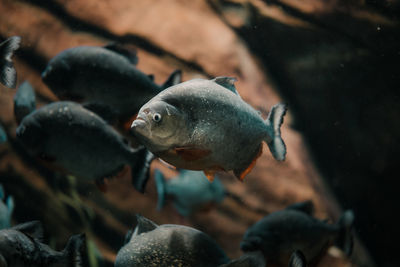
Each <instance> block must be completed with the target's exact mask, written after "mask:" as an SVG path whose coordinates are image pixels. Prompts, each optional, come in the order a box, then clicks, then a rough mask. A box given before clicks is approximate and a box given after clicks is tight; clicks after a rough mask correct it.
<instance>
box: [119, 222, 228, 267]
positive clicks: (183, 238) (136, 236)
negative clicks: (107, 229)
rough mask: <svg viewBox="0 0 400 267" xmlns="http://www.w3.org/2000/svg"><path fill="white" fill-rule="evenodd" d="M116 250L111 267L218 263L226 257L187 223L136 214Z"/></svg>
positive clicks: (223, 261) (224, 260)
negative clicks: (163, 221) (133, 224)
mask: <svg viewBox="0 0 400 267" xmlns="http://www.w3.org/2000/svg"><path fill="white" fill-rule="evenodd" d="M131 233H132V235H131V236H129V235H128V236H127V243H126V244H125V245H124V246H123V247H122V248H121V249H120V250H119V252H118V254H117V258H116V260H115V267H131V266H161V267H164V266H188V267H194V266H219V265H221V264H224V263H226V262H228V260H229V259H228V258H227V256H226V255H225V253H224V252H223V250H222V249H221V248H220V247H219V246H218V245H217V243H216V242H215V241H214V240H213V239H211V238H210V237H209V236H208V235H206V234H205V233H203V232H201V231H199V230H196V229H194V228H191V227H187V226H182V225H174V224H164V225H160V226H158V225H156V224H155V223H154V222H152V221H150V220H148V219H146V218H143V217H141V216H138V224H137V226H136V228H135V230H134V231H133V232H131Z"/></svg>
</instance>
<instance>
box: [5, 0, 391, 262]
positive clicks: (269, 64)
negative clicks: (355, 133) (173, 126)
mask: <svg viewBox="0 0 400 267" xmlns="http://www.w3.org/2000/svg"><path fill="white" fill-rule="evenodd" d="M341 2H342V1H324V2H320V1H314V0H308V1H303V2H302V3H301V4H300V2H298V1H291V0H285V1H275V0H271V1H258V0H248V1H245V0H235V1H234V0H231V1H217V0H215V1H212V0H210V1H205V0H195V1H179V0H169V1H167V0H162V1H145V0H137V1H127V0H123V1H118V2H116V1H109V0H108V1H107V0H102V1H94V0H87V1H75V0H69V1H63V0H53V1H41V0H35V1H13V0H0V14H2V16H0V36H1V37H2V38H5V37H8V36H11V35H20V36H21V37H22V48H21V50H20V51H18V53H17V56H16V57H15V60H16V68H17V72H18V82H19V84H20V83H22V82H23V81H24V80H29V82H31V83H32V85H33V86H34V87H35V90H36V93H37V94H38V102H39V103H38V106H40V105H42V104H44V103H47V102H49V101H54V100H56V97H55V96H54V95H53V94H52V93H51V91H50V90H49V89H48V88H47V87H46V86H45V85H44V84H43V83H42V82H41V79H40V72H41V71H42V70H43V69H44V67H45V64H46V63H47V61H48V60H49V59H50V58H52V57H53V56H55V55H56V54H57V53H59V52H61V51H63V50H64V49H67V48H70V47H74V46H78V45H104V44H106V43H108V42H110V41H119V42H122V43H126V44H131V45H134V46H136V47H137V49H138V56H139V64H138V68H139V69H140V70H142V71H143V72H145V73H149V74H150V73H152V74H154V75H155V79H156V82H158V83H161V82H163V81H164V80H165V78H166V77H167V76H168V75H169V73H170V72H171V71H172V70H174V69H176V68H180V69H182V71H183V73H184V76H183V78H184V80H188V79H191V78H194V77H214V76H219V75H224V76H235V77H237V78H238V82H237V88H238V91H239V93H240V94H241V96H242V97H243V98H244V99H245V100H246V101H248V102H249V103H250V104H251V105H253V106H254V107H256V108H257V109H260V110H262V111H263V114H264V115H266V114H267V112H266V111H267V110H269V108H270V107H271V106H272V105H273V104H275V103H276V102H278V101H282V99H283V98H284V100H286V101H289V104H290V109H289V114H287V115H286V117H285V123H284V125H283V128H282V136H283V139H284V140H285V142H286V144H287V148H288V154H287V160H286V161H285V162H282V163H278V162H276V161H274V160H273V159H272V156H271V155H270V153H269V151H267V149H264V154H263V155H262V157H261V158H260V159H259V160H258V162H257V165H256V167H255V168H254V169H253V171H252V172H251V173H250V174H249V175H248V176H247V178H246V179H245V181H244V183H240V182H238V181H236V180H235V179H234V178H233V176H232V175H230V174H225V175H222V181H223V183H224V185H225V186H226V187H227V189H228V191H229V192H230V193H231V194H232V195H234V196H236V197H235V198H230V197H227V198H226V199H225V200H224V202H223V203H222V204H221V205H220V206H218V207H217V208H215V209H213V210H212V211H210V212H208V213H204V212H199V213H196V214H195V215H193V216H191V217H190V218H188V219H185V220H182V219H181V218H180V217H179V216H178V215H177V213H176V211H175V210H174V209H173V207H172V205H167V207H166V208H165V209H164V210H163V211H162V212H157V211H156V209H155V207H156V202H157V195H156V191H155V185H154V181H153V180H150V182H149V184H148V186H147V189H146V193H145V194H144V195H141V194H139V193H137V192H136V191H135V190H134V189H133V187H132V186H131V184H130V180H129V174H127V175H126V176H124V177H123V178H121V179H118V180H112V181H110V182H109V184H108V187H109V191H108V192H107V193H106V194H102V193H100V192H99V191H98V190H97V189H96V188H95V187H94V185H93V184H87V183H82V182H80V181H79V180H78V181H76V180H75V179H74V178H72V177H70V178H68V179H67V178H66V177H62V176H60V175H55V174H53V173H52V172H50V171H48V170H46V169H45V168H44V167H41V166H39V165H37V164H36V163H35V162H34V161H33V160H32V159H31V158H30V157H29V156H27V155H26V154H25V153H24V150H23V149H22V148H21V147H19V145H18V144H17V143H15V142H14V136H15V128H16V123H15V121H14V119H13V115H12V110H13V106H12V97H13V94H14V93H15V91H13V90H9V89H6V88H4V87H0V121H1V123H2V124H4V125H5V126H6V128H7V129H8V133H9V135H10V140H11V142H10V143H8V144H3V145H0V183H2V184H3V185H4V186H5V188H6V190H7V192H9V193H10V194H12V195H14V197H15V200H16V212H15V222H20V221H24V220H30V219H40V220H42V221H43V222H44V224H45V226H47V227H46V231H47V233H48V235H49V237H50V240H53V241H52V242H53V243H52V244H53V245H55V246H57V247H62V245H63V244H64V242H65V241H66V239H67V237H68V236H69V235H70V234H72V233H76V232H81V231H85V232H87V233H88V235H89V237H90V238H91V240H94V241H95V243H96V244H97V246H98V247H99V248H100V250H101V252H102V253H103V255H104V257H106V258H107V259H109V260H111V261H112V260H113V259H114V257H115V253H116V251H117V250H118V248H119V247H120V246H121V245H122V241H123V236H124V234H125V233H126V231H127V230H128V229H129V228H130V227H132V226H133V225H134V224H135V217H134V214H135V213H141V214H142V215H144V216H146V217H149V218H151V219H152V220H154V221H156V222H157V223H159V224H163V223H183V224H186V225H190V226H194V227H196V228H198V229H200V230H203V231H204V232H207V233H208V234H210V235H211V236H212V237H213V238H215V239H216V241H217V243H218V244H220V245H221V246H222V248H223V249H224V250H225V251H226V252H227V254H228V256H230V257H238V256H240V255H241V252H240V249H239V243H240V240H241V238H242V236H243V233H244V232H245V230H246V229H247V228H248V227H249V226H250V225H252V224H253V223H254V222H255V221H257V220H259V219H260V218H262V217H263V216H265V215H266V214H268V213H269V212H272V211H275V210H278V209H281V208H283V207H285V206H286V205H288V204H291V203H293V202H296V201H302V200H307V199H312V200H313V202H314V203H315V205H316V216H317V217H319V218H329V219H330V220H331V221H336V220H337V218H338V216H339V215H340V212H341V208H340V206H339V205H338V202H337V200H336V199H335V196H334V195H333V194H332V193H331V191H330V189H329V188H328V186H327V182H326V181H325V180H323V179H322V176H321V175H320V173H319V171H318V169H317V167H316V163H315V155H314V157H312V156H311V155H310V152H309V147H308V145H307V142H306V141H305V140H306V139H305V137H304V133H306V134H309V133H310V130H308V128H307V126H308V125H311V124H318V123H320V122H323V115H324V114H316V113H318V111H319V110H320V109H323V108H322V107H323V106H324V105H326V103H327V101H328V100H329V98H332V97H333V96H332V95H331V94H329V93H330V92H331V91H327V92H328V95H324V93H323V92H319V91H317V90H316V89H315V87H316V86H321V88H324V86H325V85H326V83H327V80H328V82H329V79H330V77H331V75H332V74H327V75H325V76H323V78H320V77H322V76H318V75H320V74H321V73H322V72H324V71H326V72H329V71H332V68H331V66H332V65H333V64H338V65H339V64H340V62H345V64H347V63H351V62H352V61H354V60H357V59H360V58H363V57H364V56H365V57H368V56H370V53H371V50H374V49H375V50H376V49H380V48H381V47H382V46H384V42H379V43H377V44H373V45H370V41H371V40H373V39H374V38H376V36H379V34H380V33H377V32H375V31H373V33H371V34H366V33H370V32H371V31H372V30H371V29H372V28H374V27H375V26H374V25H376V24H379V25H381V26H380V27H388V28H390V29H392V28H393V27H395V26H396V25H397V24H396V23H395V22H394V21H393V20H392V19H391V18H390V16H387V15H386V13H377V12H374V11H373V10H371V9H368V8H360V7H364V5H363V4H362V2H363V1H351V2H349V3H348V4H346V5H343V4H342V3H341ZM337 18H346V20H339V21H337ZM354 18H355V19H354ZM352 22H354V23H352ZM371 27H372V28H371ZM338 36H339V37H340V38H339V39H338V40H336V39H337V37H338ZM343 36H344V37H343ZM385 36H386V35H385ZM332 40H335V41H334V42H333V41H332ZM349 40H350V41H349ZM331 41H332V42H333V45H332V46H330V45H329V42H331ZM354 43H356V44H357V45H354ZM358 44H361V45H358ZM385 47H386V46H385ZM389 48H390V47H389ZM389 48H388V49H389ZM316 69H317V70H319V71H315V70H316ZM334 71H337V70H334ZM314 73H317V74H318V75H317V76H315V77H314V76H313V74H314ZM346 77H347V76H344V77H343V76H340V78H341V79H342V81H343V80H344V78H346ZM297 82H298V83H299V85H297V84H296V83H297ZM307 85H313V86H310V89H309V90H308V91H307V90H306V88H307ZM293 88H295V89H299V90H301V91H300V93H299V94H300V95H296V94H294V93H293V92H292V91H291V90H293ZM313 96H315V97H316V98H317V99H318V100H320V101H321V102H320V103H318V104H317V105H315V104H314V103H315V100H313V99H312V97H313ZM307 105H309V106H311V107H312V108H313V109H312V110H311V109H309V108H308V107H309V106H307ZM299 112H304V114H305V115H304V116H303V115H298V113H299ZM314 114H315V115H314ZM313 116H314V117H315V119H316V121H313V119H312V118H313ZM299 121H300V122H301V123H300V124H301V125H302V126H303V128H300V129H301V130H298V129H296V128H295V127H294V126H297V125H299ZM304 125H305V126H304ZM321 125H322V126H323V124H321ZM322 126H321V127H322ZM304 128H307V129H306V130H304ZM310 129H311V130H312V131H311V135H310V136H311V137H313V136H314V135H315V133H316V131H317V130H315V127H314V126H310ZM313 134H314V135H313ZM320 145H321V144H320ZM326 157H327V158H329V155H326ZM316 162H319V161H318V160H317V161H316ZM154 165H157V166H159V167H160V168H163V170H164V171H165V172H166V173H168V174H169V175H168V176H172V175H173V171H168V170H166V168H165V166H162V165H161V164H159V163H154V164H153V165H152V167H153V168H154ZM31 199H32V200H35V201H30V200H31ZM238 199H240V200H241V201H238ZM356 214H357V213H356ZM319 266H373V263H372V261H371V259H370V258H369V255H368V253H367V252H366V250H365V249H364V248H363V245H362V244H361V243H360V242H358V241H357V242H356V247H355V253H354V255H353V257H352V259H351V260H346V259H344V258H343V257H342V256H340V254H338V253H335V251H333V252H332V251H329V253H328V254H327V255H326V256H325V257H324V258H323V260H322V262H321V263H320V265H319Z"/></svg>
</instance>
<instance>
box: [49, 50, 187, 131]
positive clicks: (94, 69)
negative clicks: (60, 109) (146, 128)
mask: <svg viewBox="0 0 400 267" xmlns="http://www.w3.org/2000/svg"><path fill="white" fill-rule="evenodd" d="M137 62H138V58H137V56H136V52H135V51H132V50H129V49H126V48H123V47H122V46H121V45H118V44H109V45H106V46H104V47H95V46H78V47H74V48H70V49H67V50H64V51H62V52H61V53H59V54H58V55H56V56H55V57H54V58H52V59H51V60H50V61H49V63H48V65H47V67H46V69H45V70H44V71H43V73H42V80H43V81H44V83H45V84H46V85H47V86H48V87H49V88H50V89H51V90H52V91H53V92H54V93H55V94H56V95H57V96H58V97H59V98H60V99H63V100H71V101H77V102H80V103H82V104H84V105H85V107H87V108H89V109H91V110H92V111H94V112H96V113H98V114H99V115H100V116H102V117H104V118H106V119H108V120H113V119H112V118H113V117H116V118H118V119H120V120H122V121H124V120H129V119H130V118H131V117H132V116H134V115H136V114H137V112H138V111H139V109H140V107H141V106H142V105H143V104H145V103H146V102H147V101H148V100H150V99H151V98H152V97H153V96H155V95H157V94H158V93H159V92H160V91H162V90H163V89H164V88H167V87H169V86H171V85H174V84H176V83H179V82H181V71H180V70H176V71H174V72H173V73H172V74H171V75H170V77H169V78H168V79H167V81H166V82H165V83H164V84H163V85H161V86H160V85H158V84H156V83H155V82H154V77H153V75H147V74H144V73H143V72H141V71H140V70H138V69H137V68H136V67H135V65H136V64H137ZM110 113H114V114H110ZM110 118H111V119H110ZM130 124H131V121H130V123H129V125H128V129H129V126H130Z"/></svg>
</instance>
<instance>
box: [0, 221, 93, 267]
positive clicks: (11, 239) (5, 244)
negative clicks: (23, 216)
mask: <svg viewBox="0 0 400 267" xmlns="http://www.w3.org/2000/svg"><path fill="white" fill-rule="evenodd" d="M42 239H43V230H42V226H41V224H40V223H39V222H37V221H32V222H28V223H24V224H19V225H16V226H14V227H12V228H9V229H3V230H0V266H2V267H3V266H5V267H20V266H24V267H42V266H48V267H80V266H83V265H82V256H83V255H84V253H85V250H86V237H85V236H84V235H83V234H81V235H75V236H72V237H71V238H70V240H69V241H68V243H67V245H66V247H65V249H64V250H62V251H55V250H53V249H51V248H50V247H49V246H47V245H46V244H44V243H42V242H41V240H42Z"/></svg>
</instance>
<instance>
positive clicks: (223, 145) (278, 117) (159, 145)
mask: <svg viewBox="0 0 400 267" xmlns="http://www.w3.org/2000/svg"><path fill="white" fill-rule="evenodd" d="M235 81H236V79H235V78H230V77H217V78H215V79H212V80H204V79H194V80H190V81H187V82H184V83H181V84H178V85H175V86H172V87H170V88H168V89H166V90H164V91H162V92H161V93H160V94H158V95H157V96H155V97H154V98H153V99H151V100H150V101H149V102H148V103H146V104H145V105H144V106H143V107H142V108H141V109H140V111H139V114H138V117H137V119H136V120H135V121H134V122H133V123H132V130H133V133H134V134H135V135H136V136H137V137H138V138H139V139H140V140H141V142H142V143H143V144H144V145H145V146H146V147H147V148H148V149H149V150H150V151H151V152H153V153H154V154H155V155H156V156H158V157H160V158H161V159H163V160H164V161H166V162H168V163H170V164H172V165H174V166H176V167H178V168H182V169H191V170H203V171H204V172H205V174H206V176H207V178H209V179H210V180H212V178H213V177H214V174H215V172H217V171H221V170H224V171H229V170H233V172H234V174H235V175H236V177H238V178H239V179H240V180H243V179H244V177H245V176H246V174H248V173H249V172H250V171H251V169H252V168H253V166H254V165H255V162H256V160H257V158H258V157H259V156H260V155H261V153H262V141H265V142H267V144H268V146H269V149H270V150H271V152H272V155H273V156H274V157H275V159H277V160H284V159H285V155H286V148H285V144H284V142H283V140H282V138H281V134H280V125H281V124H282V122H283V116H284V115H285V113H286V105H284V104H277V105H275V106H274V107H272V109H271V111H270V113H269V116H268V118H267V119H266V120H263V118H262V117H261V116H260V114H259V113H258V112H257V111H256V110H255V109H253V108H252V107H251V106H250V105H248V104H247V103H246V102H244V101H243V100H242V98H241V97H240V96H239V94H238V93H237V91H236V89H235V86H234V82H235Z"/></svg>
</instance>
